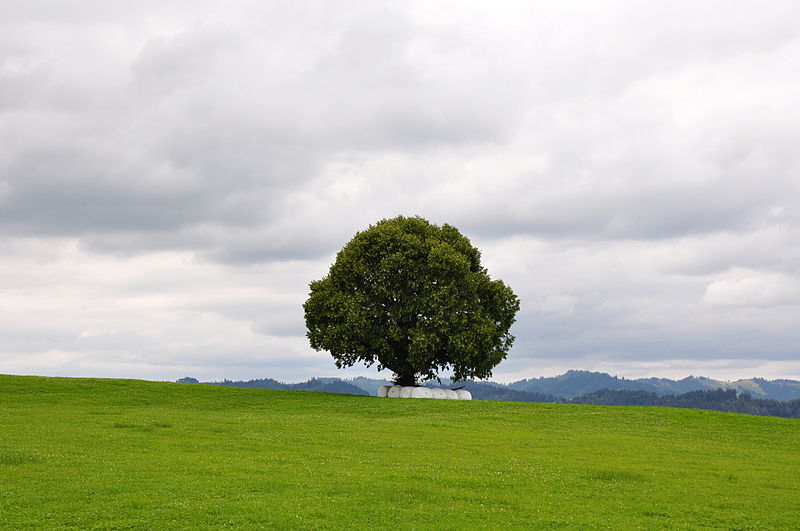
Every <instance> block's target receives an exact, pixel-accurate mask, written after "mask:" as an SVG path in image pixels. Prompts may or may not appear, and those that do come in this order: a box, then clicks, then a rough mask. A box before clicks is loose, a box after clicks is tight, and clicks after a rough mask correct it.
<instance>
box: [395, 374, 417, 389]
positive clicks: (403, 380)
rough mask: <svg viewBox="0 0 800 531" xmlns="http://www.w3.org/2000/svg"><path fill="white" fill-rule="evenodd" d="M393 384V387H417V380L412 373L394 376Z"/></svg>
mask: <svg viewBox="0 0 800 531" xmlns="http://www.w3.org/2000/svg"><path fill="white" fill-rule="evenodd" d="M394 383H395V385H402V386H415V385H417V379H416V378H415V377H414V373H411V374H408V373H406V374H395V375H394Z"/></svg>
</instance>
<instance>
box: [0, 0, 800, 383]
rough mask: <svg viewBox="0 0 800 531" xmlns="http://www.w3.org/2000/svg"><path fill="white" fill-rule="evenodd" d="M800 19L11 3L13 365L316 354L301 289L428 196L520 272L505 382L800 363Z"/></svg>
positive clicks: (2, 61) (706, 12)
mask: <svg viewBox="0 0 800 531" xmlns="http://www.w3.org/2000/svg"><path fill="white" fill-rule="evenodd" d="M797 20H800V9H799V8H798V6H797V5H796V3H794V2H788V1H787V2H771V3H770V5H769V6H759V8H758V9H756V8H754V7H753V6H752V5H750V4H749V3H746V2H732V3H731V2H715V1H705V2H700V3H698V2H679V3H677V4H676V3H672V4H669V5H666V4H663V3H659V2H601V3H591V4H589V3H519V4H505V5H504V6H502V7H496V6H494V7H493V6H489V5H488V4H480V3H476V4H474V5H473V4H463V3H459V4H458V5H455V4H454V5H438V6H434V5H430V4H429V3H424V2H412V3H405V4H403V5H396V4H391V3H381V2H378V3H376V2H332V3H328V4H325V5H320V4H317V3H313V2H309V3H305V2H300V3H294V4H293V5H292V6H286V5H278V4H268V5H263V3H261V2H247V1H242V2H235V3H234V4H232V5H230V6H224V7H223V6H219V5H217V4H215V3H205V2H173V3H169V5H163V3H154V2H146V3H145V4H141V3H140V4H136V5H133V4H132V5H128V6H113V7H111V6H109V5H108V3H106V2H91V1H84V2H77V3H72V4H71V5H70V7H69V9H66V8H64V6H63V5H62V4H61V3H59V2H29V3H26V4H25V5H22V4H20V5H16V6H13V7H9V8H8V9H7V10H5V11H4V17H3V20H2V21H0V249H2V250H4V252H2V258H0V272H2V274H3V278H4V279H8V280H5V281H4V283H3V284H2V285H0V289H2V290H4V291H3V294H4V298H5V299H6V300H7V301H10V302H7V303H6V306H4V307H3V308H4V310H3V311H5V312H7V314H10V316H9V318H8V319H7V323H8V324H7V325H6V326H5V328H2V329H1V330H0V334H1V336H0V337H2V338H3V339H4V342H3V343H4V345H6V346H5V347H4V348H5V349H6V350H7V353H0V371H2V370H8V371H41V370H44V369H42V367H47V366H48V363H51V362H52V364H53V365H52V366H54V367H61V368H62V369H63V372H64V373H65V374H67V373H69V374H80V373H81V371H85V373H87V374H88V373H91V374H96V375H100V374H107V375H121V374H117V373H115V370H116V371H118V373H124V374H126V375H136V374H139V375H144V376H147V377H158V374H159V371H162V372H161V374H166V373H169V374H170V375H174V376H176V377H177V376H183V375H185V374H182V373H183V372H186V371H188V370H190V369H191V370H193V371H196V372H195V375H197V376H205V377H208V376H209V375H216V376H219V377H226V376H227V377H246V376H261V375H265V374H264V373H262V372H260V371H261V370H262V368H263V370H264V371H267V370H268V368H270V367H272V368H273V369H274V371H275V374H268V375H270V376H281V375H282V374H283V375H287V376H286V377H289V376H290V375H291V377H295V376H296V377H305V376H312V375H322V374H323V373H325V372H326V371H329V372H328V373H330V372H332V371H333V369H332V368H331V367H332V365H331V364H330V360H329V359H327V358H326V357H325V355H324V353H323V354H318V353H313V352H310V351H309V349H308V347H307V344H306V342H305V339H304V338H303V323H302V314H301V312H300V311H299V305H300V304H301V303H302V301H303V299H304V297H305V295H306V290H307V284H308V282H309V281H310V280H313V279H315V278H319V277H321V276H322V275H324V274H325V271H326V269H327V267H328V266H329V264H330V262H331V261H332V260H333V256H334V254H335V252H336V251H337V250H338V249H339V248H340V247H341V246H342V245H343V244H344V243H346V242H347V241H348V239H349V238H350V237H352V235H353V234H354V233H355V232H356V231H358V230H362V229H364V228H366V227H367V226H368V225H369V224H370V223H374V222H375V221H377V220H379V219H381V218H385V217H392V216H395V215H397V214H406V215H413V214H420V215H423V216H425V217H428V218H429V219H431V220H432V221H434V222H437V223H444V222H447V223H451V224H454V225H456V226H457V227H459V228H460V229H461V230H462V231H463V232H465V233H466V234H467V235H469V236H470V237H472V238H473V240H474V241H475V242H476V243H477V244H478V245H479V246H480V247H481V248H482V249H483V250H484V259H485V261H486V262H487V265H488V266H489V270H490V272H491V273H492V274H493V275H495V276H497V277H499V278H503V279H504V280H507V281H508V282H509V283H510V284H511V285H512V286H513V287H514V289H515V290H516V291H517V292H518V293H519V294H520V295H521V297H522V299H523V311H522V312H521V313H520V316H519V319H518V324H517V325H516V334H517V335H518V337H519V340H518V343H517V345H516V347H515V348H514V351H513V352H512V355H511V356H510V357H509V360H508V361H507V362H506V363H505V364H504V365H503V367H507V368H506V369H504V370H505V373H504V374H506V375H508V376H509V377H511V375H519V376H520V377H522V376H532V375H534V374H522V373H524V372H525V371H536V370H537V369H536V367H537V366H538V367H543V369H542V370H549V369H547V368H555V367H559V366H560V367H562V368H569V367H574V368H582V367H581V366H580V365H579V364H580V363H582V364H584V367H586V368H596V369H602V368H603V367H607V368H608V370H614V369H616V368H620V369H622V370H624V369H625V368H635V367H638V368H637V369H636V370H639V371H646V370H649V369H651V370H654V371H662V372H664V373H665V374H666V372H669V371H679V370H691V367H692V363H694V364H695V365H694V366H696V367H700V368H702V367H709V368H711V369H714V370H720V371H730V374H734V373H735V374H739V372H736V371H742V370H745V369H744V368H743V366H742V365H741V363H740V362H741V360H746V359H753V360H755V361H753V362H752V364H751V367H752V370H753V371H758V369H759V367H763V368H764V370H765V371H773V373H774V372H776V371H786V370H789V371H796V372H795V373H793V374H794V375H795V376H797V377H800V367H798V366H797V365H791V364H789V365H787V363H790V362H791V361H792V360H795V359H796V357H797V356H796V354H797V353H796V350H795V347H794V345H796V344H797V342H798V341H797V340H798V339H800V338H798V336H797V332H795V331H794V329H795V325H794V323H796V321H797V318H798V317H800V301H798V297H800V295H799V294H798V292H797V291H796V288H795V286H797V285H798V284H799V283H800V270H798V267H800V266H798V264H800V213H799V212H798V208H797V205H798V204H800V184H799V183H800V179H798V174H800V156H798V154H797V150H796V147H795V144H796V139H797V136H798V133H800V119H798V118H797V113H796V112H794V108H795V107H796V94H797V93H798V92H800V76H798V75H797V73H796V72H795V71H794V70H793V69H792V68H789V67H788V66H787V65H792V64H795V63H797V61H798V58H800V28H798V25H797V22H796V21H797ZM262 275H263V276H262ZM198 293H199V294H205V295H203V296H198ZM87 301H88V302H87ZM75 308H81V309H80V310H75ZM42 323H44V324H42ZM26 360H29V361H26ZM115 360H116V361H115ZM557 360H562V362H558V361H557ZM715 360H716V361H715ZM720 360H723V361H720ZM717 362H718V363H717ZM559 363H561V364H560V365H559ZM26 367H28V368H26ZM115 367H117V368H118V369H115ZM137 367H138V368H137ZM270 370H272V369H270ZM553 370H555V369H553ZM631 370H633V369H631ZM137 371H138V372H137ZM215 371H216V372H215ZM173 373H174V374H173ZM761 375H767V374H761ZM772 375H773V376H775V375H776V374H772ZM711 376H714V375H713V374H712V375H711ZM170 377H171V376H170Z"/></svg>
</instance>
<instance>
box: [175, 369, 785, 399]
mask: <svg viewBox="0 0 800 531" xmlns="http://www.w3.org/2000/svg"><path fill="white" fill-rule="evenodd" d="M178 381H179V382H183V383H201V382H198V381H197V379H195V378H188V377H187V378H181V379H180V380H178ZM202 383H204V384H215V385H227V386H230V387H254V388H259V389H286V390H291V389H297V390H304V391H322V392H327V393H344V394H355V395H372V396H375V395H376V394H377V393H378V388H379V387H380V386H382V385H391V382H389V381H388V380H384V379H378V378H366V377H363V376H359V377H357V378H352V379H341V378H312V379H311V380H308V381H307V382H300V383H296V384H286V383H282V382H279V381H277V380H273V379H271V378H263V379H258V380H247V381H231V380H223V381H222V382H202ZM425 385H435V386H438V385H441V386H442V387H460V386H463V387H465V388H466V389H467V390H468V391H470V392H471V393H472V396H473V397H474V398H476V399H478V400H506V401H510V402H564V401H569V400H571V399H573V398H576V397H579V396H583V395H587V394H591V393H595V392H597V391H601V390H604V389H606V390H611V391H644V392H647V393H653V394H655V395H656V396H667V395H682V394H685V393H689V392H692V391H713V390H717V389H723V390H726V389H732V390H734V391H736V392H737V393H747V394H749V395H750V396H752V397H753V398H757V399H769V400H780V401H790V400H798V399H800V381H797V380H765V379H763V378H751V379H748V380H737V381H735V382H724V381H720V380H712V379H711V378H705V377H702V376H688V377H686V378H683V379H681V380H670V379H668V378H639V379H636V380H629V379H626V378H619V377H617V376H611V375H609V374H606V373H602V372H590V371H576V370H572V371H567V372H566V373H564V374H562V375H559V376H552V377H542V378H531V379H527V380H519V381H516V382H513V383H510V384H499V383H496V382H490V381H481V382H476V381H472V380H468V381H466V382H453V381H452V380H450V379H448V378H442V380H441V384H439V383H438V382H427V383H426V384H425Z"/></svg>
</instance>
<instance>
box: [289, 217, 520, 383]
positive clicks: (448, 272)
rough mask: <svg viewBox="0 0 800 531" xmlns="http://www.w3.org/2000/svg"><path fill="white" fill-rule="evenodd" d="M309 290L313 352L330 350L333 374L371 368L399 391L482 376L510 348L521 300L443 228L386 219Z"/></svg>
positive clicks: (308, 318)
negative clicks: (448, 378) (441, 377)
mask: <svg viewBox="0 0 800 531" xmlns="http://www.w3.org/2000/svg"><path fill="white" fill-rule="evenodd" d="M310 288H311V293H310V295H309V298H308V300H307V301H306V303H305V305H304V309H305V318H306V326H307V328H308V334H307V335H308V338H309V340H310V343H311V346H312V348H314V349H316V350H327V351H329V352H330V353H331V355H332V356H333V357H334V359H335V360H336V366H337V367H339V368H343V367H349V366H351V365H353V364H355V363H357V362H364V363H366V364H367V365H372V364H373V363H376V362H377V364H378V368H379V369H384V368H387V369H389V370H391V371H392V372H394V373H395V377H396V380H395V381H397V383H399V384H401V385H413V384H414V383H415V382H416V380H417V378H420V379H422V380H430V379H433V378H436V377H438V374H439V373H440V372H442V371H445V370H448V369H452V371H453V378H454V379H456V380H463V379H466V378H488V377H489V376H491V374H492V368H493V367H494V366H496V365H497V364H498V363H500V362H501V361H502V360H503V359H505V357H506V354H507V353H508V349H509V348H511V345H512V343H513V341H514V336H513V335H511V334H510V333H509V328H510V327H511V325H512V324H513V323H514V316H515V315H516V313H517V311H518V310H519V299H518V298H517V297H516V295H514V292H513V291H512V290H511V288H509V287H508V286H506V285H505V284H504V283H503V282H502V281H500V280H492V279H490V278H489V275H488V273H487V271H486V269H485V268H483V267H482V266H481V262H480V251H478V249H476V248H475V247H473V246H472V244H471V243H470V241H469V239H467V238H466V237H465V236H463V235H462V234H461V233H460V232H458V230H457V229H456V228H455V227H452V226H450V225H447V224H445V225H442V226H441V227H439V226H437V225H433V224H431V223H429V222H428V221H426V220H424V219H422V218H420V217H413V218H405V217H402V216H401V217H397V218H394V219H389V220H382V221H380V222H378V223H377V224H375V225H373V226H371V227H370V228H369V229H367V230H365V231H363V232H359V233H358V234H356V235H355V237H353V239H352V240H351V241H350V242H349V243H348V244H347V245H345V247H344V248H343V249H342V250H341V251H340V252H339V254H338V255H337V256H336V261H335V263H334V264H333V265H332V266H331V268H330V271H329V273H328V275H327V276H326V277H324V278H323V279H321V280H317V281H314V282H312V283H311V285H310Z"/></svg>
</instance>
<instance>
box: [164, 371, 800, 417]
mask: <svg viewBox="0 0 800 531" xmlns="http://www.w3.org/2000/svg"><path fill="white" fill-rule="evenodd" d="M178 382H180V383H196V384H199V383H202V384H206V385H223V386H228V387H245V388H254V389H277V390H301V391H319V392H324V393H340V394H354V395H364V396H369V395H370V393H369V392H367V391H366V390H365V389H363V388H361V387H358V386H356V385H353V384H351V383H349V382H346V381H344V380H340V379H337V378H312V379H311V380H308V381H307V382H300V383H295V384H286V383H282V382H279V381H277V380H273V379H271V378H262V379H257V380H247V381H233V380H223V381H221V382H199V381H198V380H197V379H195V378H181V379H180V380H178ZM457 387H463V388H465V389H466V390H468V391H469V392H470V393H472V397H473V398H474V399H475V400H502V401H508V402H538V403H551V404H592V405H599V406H661V407H677V408H687V409H708V410H714V411H724V412H729V413H745V414H748V415H763V416H774V417H784V418H800V399H798V400H791V401H779V400H772V399H763V398H753V397H752V395H750V393H746V392H737V391H736V390H735V389H710V390H697V391H689V392H686V393H682V394H677V395H672V394H667V395H658V394H656V393H653V392H649V391H641V390H636V391H631V390H625V389H600V390H597V391H593V392H591V393H585V394H582V395H580V396H576V397H573V398H564V397H559V396H556V395H550V394H542V393H532V392H526V391H517V390H514V389H509V388H508V387H504V386H499V385H496V384H488V383H481V382H475V381H466V382H462V383H460V384H457Z"/></svg>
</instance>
